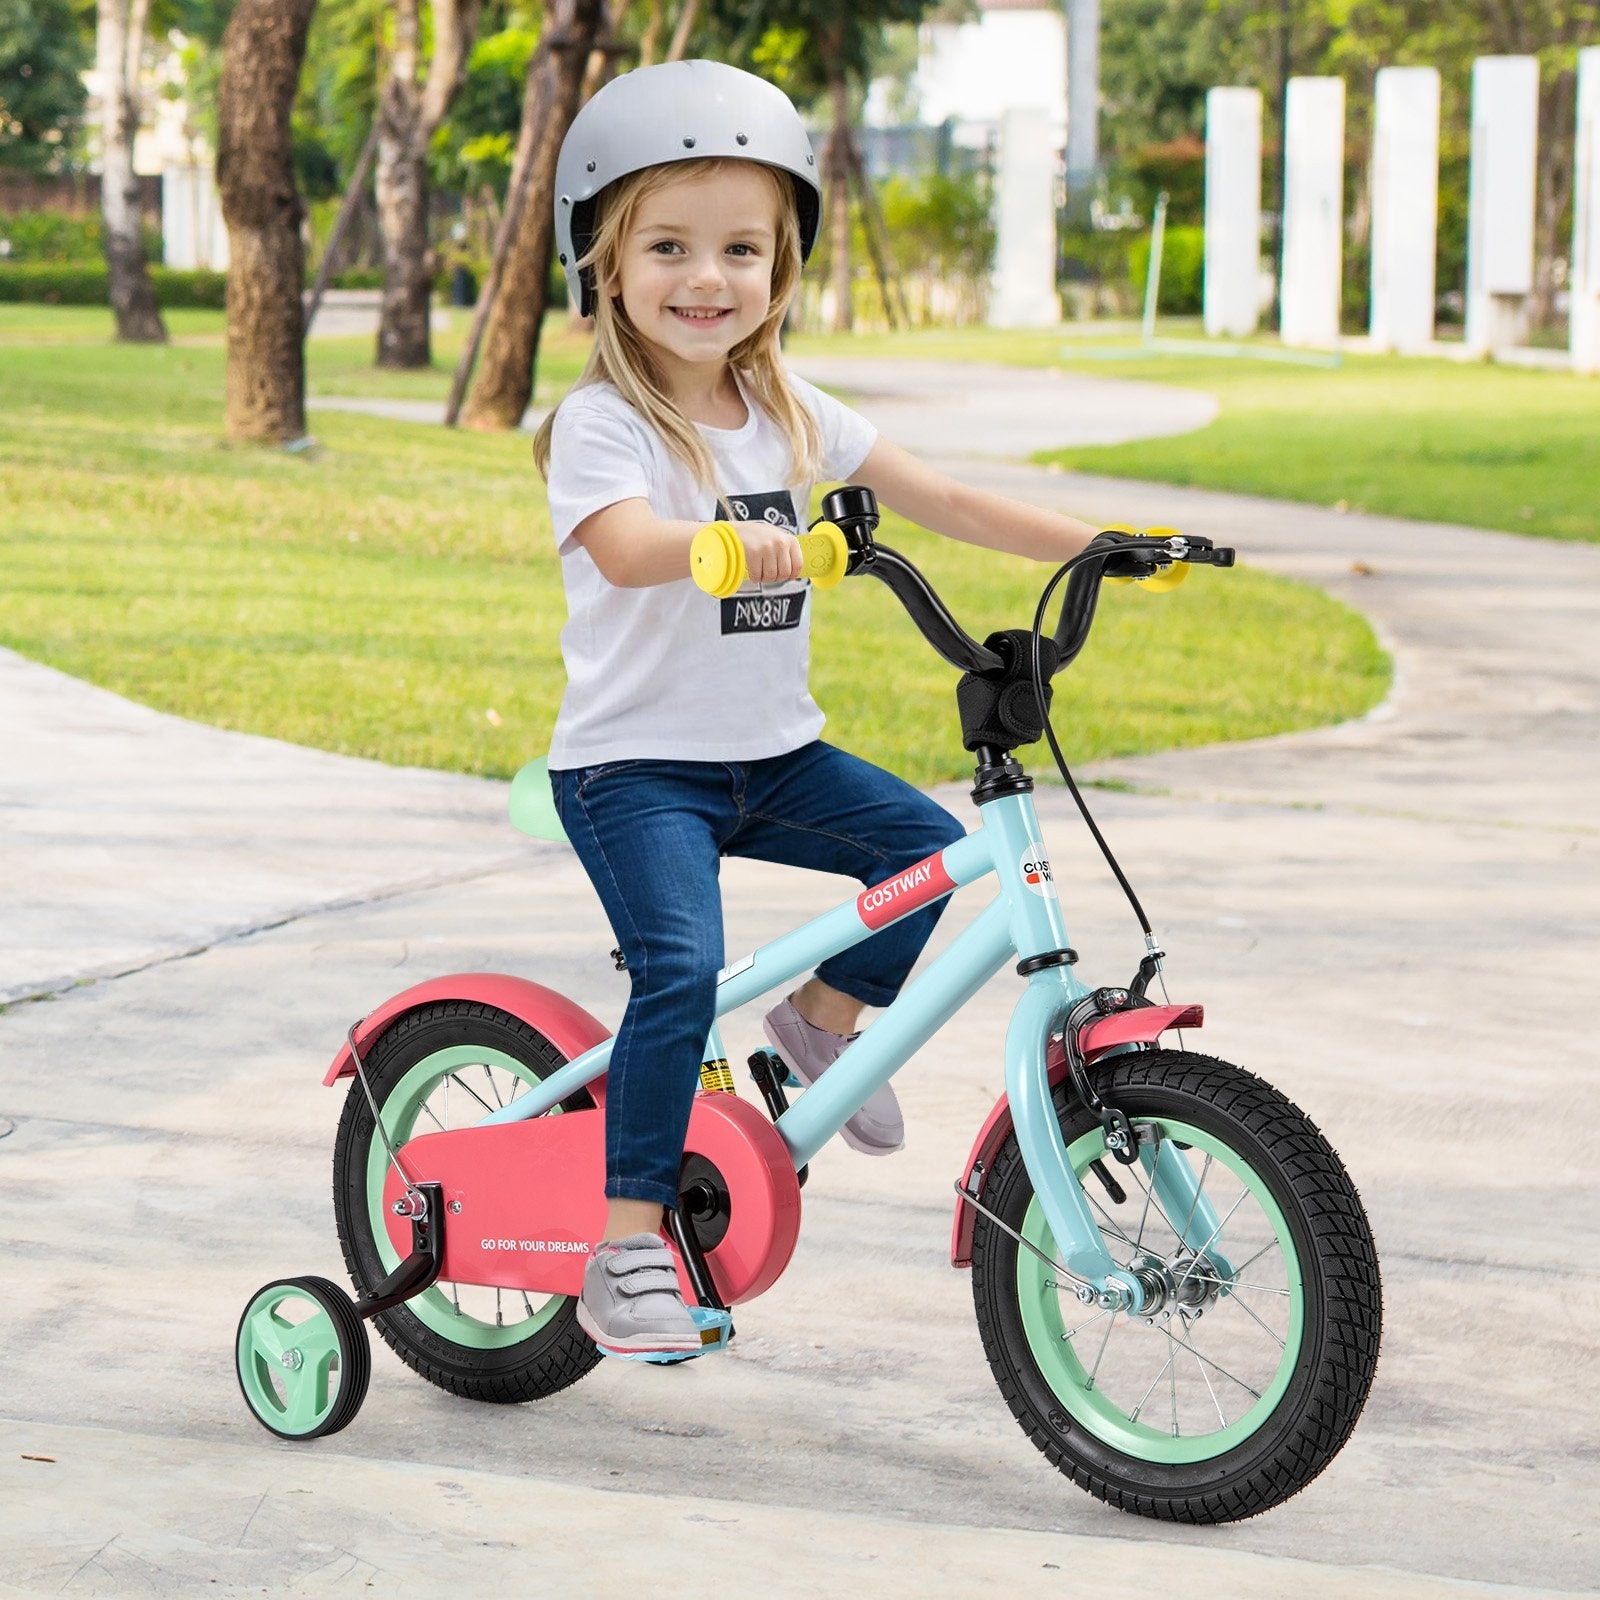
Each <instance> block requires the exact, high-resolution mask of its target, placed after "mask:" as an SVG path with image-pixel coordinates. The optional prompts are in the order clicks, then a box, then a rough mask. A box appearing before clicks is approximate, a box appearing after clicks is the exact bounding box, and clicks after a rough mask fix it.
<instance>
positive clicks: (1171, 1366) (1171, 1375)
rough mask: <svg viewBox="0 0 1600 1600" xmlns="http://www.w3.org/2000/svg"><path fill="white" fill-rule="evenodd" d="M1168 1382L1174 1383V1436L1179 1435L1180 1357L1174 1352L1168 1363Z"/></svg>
mask: <svg viewBox="0 0 1600 1600" xmlns="http://www.w3.org/2000/svg"><path fill="white" fill-rule="evenodd" d="M1167 1382H1168V1383H1170V1384H1171V1385H1172V1437H1173V1438H1174V1439H1176V1438H1177V1437H1178V1357H1177V1352H1176V1351H1174V1352H1173V1356H1172V1360H1171V1361H1169V1362H1168V1363H1167Z"/></svg>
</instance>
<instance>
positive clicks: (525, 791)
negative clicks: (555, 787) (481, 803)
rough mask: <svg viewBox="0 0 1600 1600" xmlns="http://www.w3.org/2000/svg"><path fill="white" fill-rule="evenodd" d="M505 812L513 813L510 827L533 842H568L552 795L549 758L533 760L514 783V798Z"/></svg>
mask: <svg viewBox="0 0 1600 1600" xmlns="http://www.w3.org/2000/svg"><path fill="white" fill-rule="evenodd" d="M506 809H507V810H508V811H509V812H510V813H511V826H512V827H513V828H515V829H516V830H517V832H518V833H525V834H527V835H529V837H530V838H534V839H549V840H551V841H553V842H554V843H556V844H565V843H567V830H566V829H565V828H563V827H562V826H561V817H560V814H559V813H558V812H557V811H556V803H555V800H554V799H553V798H552V797H551V794H550V762H549V759H548V758H547V757H545V756H540V757H539V759H538V760H537V761H530V762H529V763H528V764H527V766H525V767H523V768H522V770H521V771H520V772H518V773H517V775H516V777H514V778H513V779H512V780H511V798H510V800H509V801H508V802H507V805H506Z"/></svg>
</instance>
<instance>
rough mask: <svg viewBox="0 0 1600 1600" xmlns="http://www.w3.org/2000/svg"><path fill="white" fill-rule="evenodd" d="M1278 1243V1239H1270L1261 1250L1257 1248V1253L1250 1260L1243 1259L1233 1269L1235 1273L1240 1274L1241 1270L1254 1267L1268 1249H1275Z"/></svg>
mask: <svg viewBox="0 0 1600 1600" xmlns="http://www.w3.org/2000/svg"><path fill="white" fill-rule="evenodd" d="M1277 1244H1278V1241H1277V1239H1275V1238H1273V1239H1268V1240H1267V1242H1266V1243H1265V1244H1264V1245H1262V1247H1261V1248H1260V1249H1259V1250H1257V1251H1256V1253H1255V1254H1254V1255H1253V1256H1251V1257H1250V1259H1249V1260H1248V1261H1241V1262H1240V1263H1239V1265H1238V1266H1237V1267H1235V1268H1234V1269H1233V1270H1234V1272H1235V1274H1238V1273H1240V1272H1244V1271H1245V1270H1246V1269H1247V1268H1249V1267H1253V1266H1254V1265H1255V1264H1256V1262H1258V1261H1259V1260H1260V1259H1261V1258H1262V1256H1264V1255H1265V1254H1266V1253H1267V1251H1269V1250H1271V1249H1273V1248H1274V1247H1275V1246H1277Z"/></svg>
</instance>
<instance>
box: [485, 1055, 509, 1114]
mask: <svg viewBox="0 0 1600 1600" xmlns="http://www.w3.org/2000/svg"><path fill="white" fill-rule="evenodd" d="M483 1075H484V1077H485V1078H487V1079H488V1081H489V1093H490V1094H492V1095H493V1096H494V1103H495V1106H496V1108H498V1109H501V1110H503V1109H504V1108H505V1101H504V1100H502V1099H501V1098H500V1086H499V1085H498V1084H497V1083H496V1082H495V1081H494V1069H493V1068H492V1067H490V1066H489V1065H488V1064H487V1063H485V1064H484V1068H483Z"/></svg>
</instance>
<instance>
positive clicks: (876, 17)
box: [713, 0, 934, 333]
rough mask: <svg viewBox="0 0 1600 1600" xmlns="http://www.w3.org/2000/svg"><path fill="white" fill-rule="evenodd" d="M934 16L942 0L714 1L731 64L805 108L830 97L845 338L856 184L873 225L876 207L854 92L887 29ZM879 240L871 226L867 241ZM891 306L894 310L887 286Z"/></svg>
mask: <svg viewBox="0 0 1600 1600" xmlns="http://www.w3.org/2000/svg"><path fill="white" fill-rule="evenodd" d="M933 9H934V0H714V5H713V15H714V17H715V19H716V21H717V23H718V24H719V25H720V26H721V27H722V28H723V29H725V30H726V31H727V33H728V36H729V40H730V47H731V48H730V58H731V59H735V60H737V59H740V58H741V57H742V58H743V59H744V60H745V61H746V62H747V63H748V64H749V65H750V66H751V67H753V68H754V69H755V70H757V71H762V75H763V76H766V77H771V78H772V79H773V80H774V81H775V82H777V83H778V85H779V86H780V87H781V88H783V89H784V90H785V91H786V92H787V93H788V94H789V96H790V98H791V99H794V100H796V101H798V102H800V103H801V104H805V103H806V102H808V101H810V100H813V99H815V98H817V97H818V96H819V95H826V97H827V102H828V106H829V113H830V117H831V123H832V126H831V127H830V129H829V132H828V139H827V142H826V144H825V145H824V147H823V149H822V152H821V156H820V159H819V166H820V169H821V171H822V173H823V175H824V184H825V195H824V208H823V209H824V211H825V212H826V214H827V215H828V216H829V217H830V218H831V219H832V221H831V227H832V234H833V237H832V248H831V260H832V265H833V287H834V311H833V319H834V321H833V325H834V331H835V332H839V333H842V332H845V331H846V330H848V329H849V327H850V325H851V321H852V305H853V301H854V295H853V292H852V287H851V286H852V283H853V281H854V271H853V268H852V264H851V260H850V191H851V188H852V185H854V186H855V187H856V188H857V191H858V192H859V193H860V194H861V195H862V198H863V201H864V203H865V205H866V208H867V211H868V216H869V219H870V218H871V216H872V215H873V208H874V206H875V201H874V199H873V197H872V195H871V193H870V190H869V188H868V187H867V184H866V178H865V174H864V171H863V169H862V164H861V157H860V153H859V151H857V149H856V147H855V141H854V139H853V137H852V136H851V132H850V125H851V122H852V120H853V119H852V116H851V105H852V91H854V92H855V94H856V95H857V96H859V94H860V92H861V91H862V90H863V89H864V88H865V86H866V84H867V82H868V81H869V79H870V78H871V76H872V73H873V68H874V66H875V64H876V62H877V61H878V59H879V58H880V56H881V54H882V52H883V50H884V43H883V40H884V30H885V29H886V28H888V27H889V26H890V25H891V24H894V23H912V24H915V23H920V22H921V21H922V20H923V19H924V18H925V17H926V16H927V15H928V14H929V12H930V11H932V10H933ZM763 69H765V70H763ZM873 237H874V229H873V226H872V224H871V222H870V220H869V226H868V232H867V238H868V240H869V241H871V240H872V239H873ZM878 253H879V255H881V254H882V253H883V252H882V250H881V246H880V247H878ZM881 276H882V273H881V269H880V279H881ZM884 303H885V306H886V308H887V307H890V306H891V305H892V302H891V300H890V296H889V292H888V288H887V285H885V286H884ZM893 320H894V312H893V311H892V309H891V310H890V321H891V323H892V322H893Z"/></svg>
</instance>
